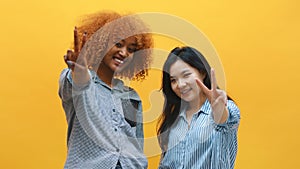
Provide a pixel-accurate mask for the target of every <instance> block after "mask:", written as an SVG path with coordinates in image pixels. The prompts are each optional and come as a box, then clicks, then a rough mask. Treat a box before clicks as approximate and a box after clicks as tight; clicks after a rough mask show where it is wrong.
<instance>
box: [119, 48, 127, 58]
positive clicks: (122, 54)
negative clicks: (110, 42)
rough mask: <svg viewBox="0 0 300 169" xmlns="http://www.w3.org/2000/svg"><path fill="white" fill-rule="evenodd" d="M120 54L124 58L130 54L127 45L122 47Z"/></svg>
mask: <svg viewBox="0 0 300 169" xmlns="http://www.w3.org/2000/svg"><path fill="white" fill-rule="evenodd" d="M119 54H120V55H121V56H122V57H124V58H125V57H127V56H128V51H127V49H126V46H123V47H122V48H120V50H119Z"/></svg>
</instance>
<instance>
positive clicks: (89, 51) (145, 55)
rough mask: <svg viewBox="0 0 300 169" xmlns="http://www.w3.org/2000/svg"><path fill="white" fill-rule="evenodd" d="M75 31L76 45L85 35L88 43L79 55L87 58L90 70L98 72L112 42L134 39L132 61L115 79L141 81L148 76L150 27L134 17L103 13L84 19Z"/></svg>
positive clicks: (151, 42)
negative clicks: (134, 48)
mask: <svg viewBox="0 0 300 169" xmlns="http://www.w3.org/2000/svg"><path fill="white" fill-rule="evenodd" d="M77 30H78V39H79V42H81V40H82V37H83V34H84V33H85V32H86V33H87V39H88V40H87V42H86V43H85V45H84V47H83V48H82V50H81V51H80V55H83V57H86V58H87V64H88V66H89V68H90V69H92V70H94V71H97V69H98V67H99V65H100V63H101V61H102V59H103V57H104V56H105V54H106V53H107V52H108V51H109V49H110V48H111V47H113V45H115V44H114V43H116V42H118V41H120V40H121V39H126V38H128V37H135V39H136V42H137V50H136V51H135V52H134V55H133V60H132V62H131V63H130V65H128V66H127V67H126V68H125V69H124V70H123V71H121V72H116V76H118V77H121V78H124V77H125V78H129V79H132V80H141V79H144V78H145V76H147V75H148V71H147V70H148V69H149V66H150V64H151V62H152V56H151V54H152V48H153V39H152V34H151V33H149V32H150V30H149V28H148V27H147V25H146V24H145V23H144V22H143V21H142V20H141V19H140V18H139V17H138V16H137V15H133V14H126V15H121V14H119V13H116V12H110V11H109V12H107V11H105V12H103V11H102V12H98V13H94V14H90V15H86V16H84V17H83V18H82V19H81V20H80V22H79V25H78V26H77ZM111 42H113V43H111Z"/></svg>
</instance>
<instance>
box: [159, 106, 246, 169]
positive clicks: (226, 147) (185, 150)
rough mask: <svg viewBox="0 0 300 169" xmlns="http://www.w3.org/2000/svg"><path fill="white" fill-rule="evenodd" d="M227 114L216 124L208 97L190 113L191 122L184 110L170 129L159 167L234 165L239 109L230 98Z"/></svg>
mask: <svg viewBox="0 0 300 169" xmlns="http://www.w3.org/2000/svg"><path fill="white" fill-rule="evenodd" d="M227 108H228V110H229V117H228V119H227V121H226V122H225V123H224V124H216V123H215V122H214V120H213V117H212V110H211V107H210V103H209V102H208V100H206V101H205V103H204V104H203V105H202V107H201V108H200V110H199V111H198V112H197V113H195V114H193V116H192V120H191V123H190V126H189V124H188V122H187V119H186V114H185V110H183V111H182V112H181V113H180V114H179V116H178V118H177V120H176V121H175V123H174V125H173V126H172V127H171V129H170V133H169V141H168V150H167V152H165V155H164V156H163V157H162V158H161V162H160V166H159V168H160V169H233V168H234V163H235V158H236V153H237V130H238V126H239V122H240V111H239V109H238V107H237V106H236V105H235V103H234V102H233V101H231V100H229V101H228V103H227Z"/></svg>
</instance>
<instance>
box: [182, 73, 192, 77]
mask: <svg viewBox="0 0 300 169" xmlns="http://www.w3.org/2000/svg"><path fill="white" fill-rule="evenodd" d="M190 75H191V73H185V74H184V75H183V77H189V76H190Z"/></svg>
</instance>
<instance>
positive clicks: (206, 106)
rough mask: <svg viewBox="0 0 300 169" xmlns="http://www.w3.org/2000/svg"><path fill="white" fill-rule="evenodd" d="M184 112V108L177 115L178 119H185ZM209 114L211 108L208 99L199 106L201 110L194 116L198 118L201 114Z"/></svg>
mask: <svg viewBox="0 0 300 169" xmlns="http://www.w3.org/2000/svg"><path fill="white" fill-rule="evenodd" d="M185 111H186V107H184V108H183V109H182V110H181V112H180V114H179V117H183V118H186V114H185ZM210 112H211V107H210V104H209V101H208V99H206V100H205V102H204V104H203V105H202V106H201V108H200V109H199V110H198V111H197V113H195V114H196V116H197V117H198V116H199V115H200V114H201V113H203V114H205V115H209V114H210Z"/></svg>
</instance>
